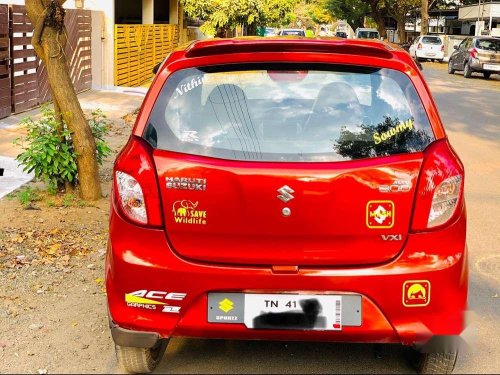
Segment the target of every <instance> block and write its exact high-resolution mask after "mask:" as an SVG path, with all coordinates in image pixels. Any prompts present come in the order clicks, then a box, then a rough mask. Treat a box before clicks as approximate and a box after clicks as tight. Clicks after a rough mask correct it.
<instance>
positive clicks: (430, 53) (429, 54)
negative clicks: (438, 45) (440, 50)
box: [425, 52, 436, 56]
mask: <svg viewBox="0 0 500 375" xmlns="http://www.w3.org/2000/svg"><path fill="white" fill-rule="evenodd" d="M425 56H436V54H435V53H432V52H428V53H426V54H425Z"/></svg>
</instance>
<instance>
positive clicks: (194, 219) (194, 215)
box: [172, 200, 207, 225]
mask: <svg viewBox="0 0 500 375" xmlns="http://www.w3.org/2000/svg"><path fill="white" fill-rule="evenodd" d="M198 205H199V202H192V201H188V200H182V201H177V202H175V203H174V204H173V206H172V214H173V215H174V220H175V222H176V223H177V224H189V225H206V224H207V211H205V210H200V209H198Z"/></svg>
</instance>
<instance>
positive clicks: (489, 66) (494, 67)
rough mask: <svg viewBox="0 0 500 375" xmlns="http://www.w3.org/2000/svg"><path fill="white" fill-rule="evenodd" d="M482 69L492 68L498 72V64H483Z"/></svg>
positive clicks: (499, 69) (499, 68)
mask: <svg viewBox="0 0 500 375" xmlns="http://www.w3.org/2000/svg"><path fill="white" fill-rule="evenodd" d="M483 69H486V70H494V71H495V72H500V65H493V64H484V65H483Z"/></svg>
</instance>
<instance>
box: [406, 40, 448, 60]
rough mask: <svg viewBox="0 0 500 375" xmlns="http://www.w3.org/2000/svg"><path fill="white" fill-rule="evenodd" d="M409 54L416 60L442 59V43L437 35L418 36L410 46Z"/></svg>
mask: <svg viewBox="0 0 500 375" xmlns="http://www.w3.org/2000/svg"><path fill="white" fill-rule="evenodd" d="M410 55H411V56H412V57H413V58H414V59H415V60H417V61H420V60H437V61H439V62H442V61H443V58H444V43H443V41H442V40H441V38H440V37H438V36H430V35H425V36H419V37H418V38H416V39H415V40H414V41H413V43H412V45H411V46H410Z"/></svg>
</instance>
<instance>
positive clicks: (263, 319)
mask: <svg viewBox="0 0 500 375" xmlns="http://www.w3.org/2000/svg"><path fill="white" fill-rule="evenodd" d="M361 316H362V314H361V296H360V295H316V294H244V293H209V294H208V322H210V323H226V324H245V326H246V327H247V328H249V329H287V330H315V331H341V330H342V327H343V326H356V327H359V326H361V320H362V319H361Z"/></svg>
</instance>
